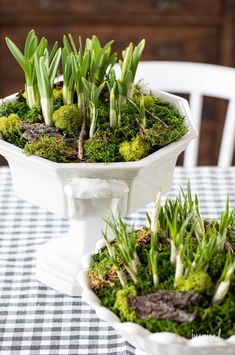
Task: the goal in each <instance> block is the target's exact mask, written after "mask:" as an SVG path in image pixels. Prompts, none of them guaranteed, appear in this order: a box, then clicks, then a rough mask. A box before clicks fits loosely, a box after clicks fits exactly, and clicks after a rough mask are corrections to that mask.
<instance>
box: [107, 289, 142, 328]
mask: <svg viewBox="0 0 235 355" xmlns="http://www.w3.org/2000/svg"><path fill="white" fill-rule="evenodd" d="M136 295H137V291H136V288H135V286H133V285H126V286H125V287H123V289H121V290H118V291H117V294H116V302H115V304H114V307H113V309H114V311H116V312H117V314H118V315H119V317H120V319H121V320H122V321H127V322H134V321H135V320H136V314H135V312H134V311H131V310H130V309H129V307H128V300H127V298H128V296H136Z"/></svg>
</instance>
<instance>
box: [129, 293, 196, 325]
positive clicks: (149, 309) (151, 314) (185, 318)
mask: <svg viewBox="0 0 235 355" xmlns="http://www.w3.org/2000/svg"><path fill="white" fill-rule="evenodd" d="M128 304H129V307H130V309H132V310H134V311H135V312H136V314H137V316H138V318H140V319H154V318H155V319H161V320H167V319H168V320H172V321H175V322H177V323H180V324H181V323H191V322H192V321H194V320H195V319H196V315H195V314H193V313H187V312H185V311H183V310H182V309H177V308H175V307H174V306H172V305H171V304H168V303H166V302H163V301H158V302H157V303H154V302H149V301H147V302H146V303H145V305H143V304H142V305H139V307H137V308H136V307H133V304H132V302H131V300H130V297H129V298H128Z"/></svg>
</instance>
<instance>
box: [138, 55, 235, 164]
mask: <svg viewBox="0 0 235 355" xmlns="http://www.w3.org/2000/svg"><path fill="white" fill-rule="evenodd" d="M136 79H137V80H139V79H144V80H145V82H146V84H148V86H149V87H150V88H152V89H153V90H165V91H169V92H171V93H179V94H180V93H184V94H187V93H189V94H190V95H191V99H190V107H191V110H192V116H193V119H194V121H195V124H196V126H197V127H198V128H199V131H200V126H201V124H200V123H201V116H202V101H203V96H210V97H215V98H220V99H225V100H228V101H229V105H228V110H227V116H226V121H225V126H224V132H223V135H222V140H221V147H220V154H219V160H218V164H219V165H220V166H229V165H230V164H231V163H232V158H233V152H234V144H235V103H234V102H235V69H234V68H229V67H225V66H220V65H212V64H203V63H190V62H172V61H167V62H165V61H150V62H140V64H139V67H138V71H137V76H136ZM198 146H199V139H196V140H195V141H193V142H191V143H190V145H189V146H188V148H187V149H186V151H185V155H184V157H185V158H184V166H188V167H189V166H191V167H192V166H195V165H196V164H197V156H198Z"/></svg>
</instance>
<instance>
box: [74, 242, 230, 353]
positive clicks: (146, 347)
mask: <svg viewBox="0 0 235 355" xmlns="http://www.w3.org/2000/svg"><path fill="white" fill-rule="evenodd" d="M103 246H104V242H103V240H99V241H98V242H97V244H96V247H95V250H94V252H93V253H96V252H97V251H98V250H99V249H100V248H102V247H103ZM93 253H87V254H85V255H84V256H83V258H82V266H83V268H84V269H83V270H82V271H80V272H79V273H78V275H77V281H78V283H79V285H80V287H81V288H82V290H83V292H82V298H83V300H84V301H85V302H86V303H88V304H89V305H90V306H91V308H93V309H94V310H95V312H96V314H97V315H98V316H99V317H100V318H101V319H103V320H105V321H107V322H108V323H109V324H110V325H111V326H112V327H113V328H115V329H116V330H117V331H118V333H120V334H121V335H122V336H123V338H124V339H126V340H127V341H128V342H129V343H130V344H132V345H133V346H134V347H135V348H136V355H150V354H151V355H234V354H235V335H233V336H231V337H230V338H229V339H227V340H224V339H222V338H220V337H219V336H216V335H205V334H204V335H203V334H195V335H193V337H192V339H186V338H184V337H180V336H178V335H176V334H174V333H170V332H159V333H151V332H150V331H148V330H147V329H145V328H143V327H142V326H140V325H138V324H135V323H131V322H121V321H120V319H119V318H118V317H117V316H116V314H114V313H113V312H111V311H110V310H109V309H108V308H105V307H103V306H101V303H100V300H99V299H98V297H97V296H96V295H95V293H94V292H93V291H92V290H91V289H90V287H89V285H88V282H87V269H88V267H89V265H90V260H91V256H92V254H93Z"/></svg>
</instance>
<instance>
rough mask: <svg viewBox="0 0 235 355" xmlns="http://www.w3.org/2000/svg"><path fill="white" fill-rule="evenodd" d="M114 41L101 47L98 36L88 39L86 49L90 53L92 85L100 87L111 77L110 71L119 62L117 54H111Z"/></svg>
mask: <svg viewBox="0 0 235 355" xmlns="http://www.w3.org/2000/svg"><path fill="white" fill-rule="evenodd" d="M112 44H113V41H110V42H108V43H106V44H105V45H104V47H102V46H101V44H100V41H99V40H98V38H97V37H96V36H92V38H91V39H90V38H88V39H87V41H86V48H87V49H88V50H89V51H90V63H89V76H88V80H89V81H90V82H91V83H94V84H96V85H100V84H101V83H102V82H103V81H105V79H106V77H108V76H109V73H110V70H111V68H112V67H113V65H114V64H115V63H116V61H117V54H116V53H113V54H111V48H112Z"/></svg>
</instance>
